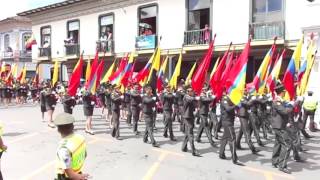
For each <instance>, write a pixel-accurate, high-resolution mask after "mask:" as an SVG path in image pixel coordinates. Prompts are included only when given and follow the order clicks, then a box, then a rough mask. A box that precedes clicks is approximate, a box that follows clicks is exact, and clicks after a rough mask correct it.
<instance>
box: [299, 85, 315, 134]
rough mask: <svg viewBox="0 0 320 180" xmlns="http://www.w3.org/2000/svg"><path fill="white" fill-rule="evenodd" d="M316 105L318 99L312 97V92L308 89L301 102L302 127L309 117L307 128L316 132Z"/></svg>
mask: <svg viewBox="0 0 320 180" xmlns="http://www.w3.org/2000/svg"><path fill="white" fill-rule="evenodd" d="M317 106H318V101H317V99H316V98H314V97H313V92H312V91H308V96H307V97H306V98H305V100H304V102H303V111H304V113H303V123H304V127H305V126H306V123H307V119H308V117H310V123H309V130H310V131H311V132H316V131H317V130H318V129H317V126H316V123H315V122H314V114H315V112H316V110H317Z"/></svg>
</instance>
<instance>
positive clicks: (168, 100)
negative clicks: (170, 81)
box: [162, 85, 177, 141]
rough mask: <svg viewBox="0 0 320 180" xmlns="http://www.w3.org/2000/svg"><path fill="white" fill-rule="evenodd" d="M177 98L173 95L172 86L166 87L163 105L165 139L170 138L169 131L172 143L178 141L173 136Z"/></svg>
mask: <svg viewBox="0 0 320 180" xmlns="http://www.w3.org/2000/svg"><path fill="white" fill-rule="evenodd" d="M174 99H175V96H174V94H173V93H172V90H171V88H170V85H167V86H166V89H165V91H164V92H163V94H162V103H163V116H164V133H163V136H164V137H165V138H167V137H168V133H167V132H168V131H169V136H170V140H171V141H176V140H177V139H176V138H175V137H174V135H173V130H172V121H173V120H172V106H173V104H174Z"/></svg>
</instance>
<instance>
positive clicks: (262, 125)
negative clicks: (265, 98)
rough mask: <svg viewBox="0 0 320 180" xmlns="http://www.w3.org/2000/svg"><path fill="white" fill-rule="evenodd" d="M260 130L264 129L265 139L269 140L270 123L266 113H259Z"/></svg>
mask: <svg viewBox="0 0 320 180" xmlns="http://www.w3.org/2000/svg"><path fill="white" fill-rule="evenodd" d="M258 122H259V124H258V130H260V128H262V133H263V138H265V139H267V138H268V135H267V128H268V124H267V123H268V122H267V114H266V113H265V112H260V113H258Z"/></svg>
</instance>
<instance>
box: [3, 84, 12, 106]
mask: <svg viewBox="0 0 320 180" xmlns="http://www.w3.org/2000/svg"><path fill="white" fill-rule="evenodd" d="M12 94H13V89H12V86H11V85H10V84H6V85H5V88H4V98H5V105H6V106H9V104H10V103H11V98H12Z"/></svg>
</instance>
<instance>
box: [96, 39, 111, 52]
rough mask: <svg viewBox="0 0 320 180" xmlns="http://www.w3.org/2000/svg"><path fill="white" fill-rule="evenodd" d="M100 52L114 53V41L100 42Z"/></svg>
mask: <svg viewBox="0 0 320 180" xmlns="http://www.w3.org/2000/svg"><path fill="white" fill-rule="evenodd" d="M96 43H97V50H98V52H106V53H113V52H114V41H113V40H98V41H97V42H96Z"/></svg>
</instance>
